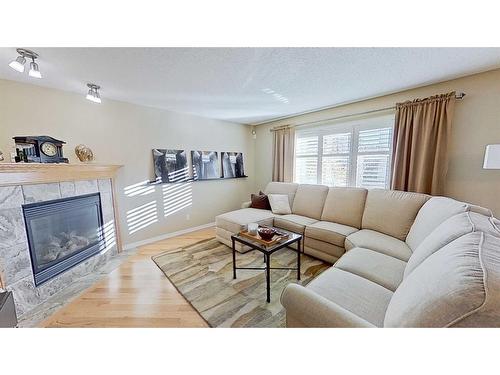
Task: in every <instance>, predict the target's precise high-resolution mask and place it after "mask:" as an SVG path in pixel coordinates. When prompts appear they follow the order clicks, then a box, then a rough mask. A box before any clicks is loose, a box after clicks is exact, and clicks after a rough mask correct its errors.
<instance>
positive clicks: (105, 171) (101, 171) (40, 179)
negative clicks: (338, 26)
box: [0, 163, 122, 186]
mask: <svg viewBox="0 0 500 375" xmlns="http://www.w3.org/2000/svg"><path fill="white" fill-rule="evenodd" d="M121 167H122V166H121V165H102V164H45V163H0V186H9V185H22V184H45V183H50V182H61V181H76V180H86V179H101V178H114V177H115V175H116V173H117V171H118V169H119V168H121Z"/></svg>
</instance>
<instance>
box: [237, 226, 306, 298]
mask: <svg viewBox="0 0 500 375" xmlns="http://www.w3.org/2000/svg"><path fill="white" fill-rule="evenodd" d="M275 229H276V230H277V231H279V232H285V233H287V234H288V235H289V236H288V238H285V239H283V240H281V241H280V242H278V243H276V244H274V245H271V246H266V245H263V244H261V243H259V242H257V241H255V240H252V239H250V238H248V237H244V236H241V235H239V234H233V235H232V236H231V241H232V245H233V246H232V247H233V279H236V270H265V271H266V284H267V302H271V270H297V280H300V252H301V248H302V236H301V235H300V234H297V233H293V232H290V231H286V230H283V229H281V228H275ZM236 242H239V243H241V244H243V245H246V246H249V247H251V248H252V249H253V250H258V251H260V252H261V253H263V254H264V262H265V263H266V266H265V267H236V247H235V244H236ZM294 243H297V249H293V248H290V249H292V250H294V251H296V252H297V268H288V267H271V266H270V263H271V254H273V253H275V252H276V251H278V250H281V249H283V248H284V247H289V246H290V245H292V244H294Z"/></svg>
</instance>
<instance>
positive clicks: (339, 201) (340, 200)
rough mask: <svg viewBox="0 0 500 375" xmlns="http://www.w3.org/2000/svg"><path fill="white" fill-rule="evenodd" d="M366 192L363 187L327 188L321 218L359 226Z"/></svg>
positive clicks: (355, 226)
mask: <svg viewBox="0 0 500 375" xmlns="http://www.w3.org/2000/svg"><path fill="white" fill-rule="evenodd" d="M367 193H368V190H366V189H363V188H337V187H331V188H330V189H328V195H327V196H326V200H325V205H324V207H323V213H322V214H321V220H323V221H333V222H334V223H339V224H343V225H348V226H350V227H354V228H358V229H359V228H361V218H362V217H363V211H364V209H365V201H366V194H367Z"/></svg>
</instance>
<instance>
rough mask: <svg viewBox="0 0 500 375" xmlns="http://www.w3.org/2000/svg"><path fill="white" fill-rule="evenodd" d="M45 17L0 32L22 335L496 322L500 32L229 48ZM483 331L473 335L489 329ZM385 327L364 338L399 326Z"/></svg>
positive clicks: (9, 208) (0, 285)
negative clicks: (15, 32) (469, 38)
mask: <svg viewBox="0 0 500 375" xmlns="http://www.w3.org/2000/svg"><path fill="white" fill-rule="evenodd" d="M182 7H183V9H184V11H186V10H187V8H185V7H186V5H182ZM202 9H204V10H206V11H207V12H209V10H208V9H207V8H206V5H204V6H203V8H202ZM106 11H110V12H112V9H108V7H107V6H106ZM131 11H132V10H131ZM87 12H88V11H87V10H86V11H85V14H87ZM297 12H298V13H294V14H295V17H300V11H298V10H297ZM104 13H105V10H103V14H104ZM99 17H101V16H99ZM154 17H159V16H153V18H154ZM197 17H198V16H197ZM259 17H263V18H261V20H260V22H263V21H264V20H269V19H268V17H270V15H265V16H263V15H259ZM154 19H156V21H157V23H158V21H159V19H158V18H154ZM169 19H170V17H169ZM30 20H32V17H31V16H30ZM296 20H298V18H297V19H296ZM84 21H85V17H83V19H80V21H75V25H81V24H82V22H84ZM192 21H193V20H191V22H192ZM224 21H225V22H229V21H228V20H227V19H224ZM144 22H145V23H146V26H145V27H144V30H141V33H143V32H146V33H147V32H148V31H151V30H152V29H151V27H152V25H151V24H150V21H148V20H147V19H146V18H145V21H144ZM179 22H180V21H179V20H178V21H176V23H175V24H176V25H177V26H178V27H181V26H182V27H183V29H185V25H179ZM204 22H205V21H204ZM233 22H234V20H231V21H230V24H231V25H232V26H234V27H235V29H240V27H236V26H237V25H235V24H234V23H233ZM245 22H249V23H248V24H247V25H249V24H250V23H252V22H251V21H250V20H247V21H245ZM344 22H346V21H343V22H342V23H343V24H344ZM398 22H399V21H398ZM401 22H402V21H401ZM35 24H36V25H39V29H40V30H41V34H40V35H41V39H37V38H35V37H33V34H27V35H26V36H25V37H17V36H15V37H13V39H12V40H9V41H7V42H5V43H3V46H1V47H0V239H1V241H0V327H2V330H1V332H2V336H4V332H5V336H4V337H6V338H7V339H6V340H8V341H9V342H14V341H10V340H11V338H12V340H21V341H22V339H21V336H19V333H17V332H27V333H26V334H27V335H41V337H43V339H44V340H47V342H50V340H58V339H61V338H62V337H64V335H68V334H69V335H71V333H65V332H77V336H75V337H80V336H78V335H88V333H87V334H86V333H80V332H83V331H85V330H82V328H119V329H120V330H109V329H107V330H95V333H90V336H88V337H87V339H86V340H89V339H90V340H95V339H96V338H99V337H102V339H107V338H109V339H110V340H112V341H113V342H115V341H116V343H117V344H116V347H117V348H119V347H120V346H121V345H122V343H120V341H121V340H123V339H124V337H125V336H121V335H128V334H129V333H130V334H131V335H134V336H135V335H137V336H136V337H137V339H138V340H141V339H142V338H144V336H143V335H144V334H145V332H150V334H151V335H152V337H154V340H152V343H151V345H153V342H156V343H159V342H163V340H164V339H165V336H164V335H166V334H167V333H166V332H172V335H173V336H172V338H174V341H175V340H178V341H177V342H179V343H181V342H182V343H183V344H182V346H189V345H191V343H192V342H193V341H196V340H198V338H199V339H200V341H199V343H198V344H197V347H196V352H200V351H203V349H204V348H205V346H202V343H204V345H208V346H210V344H209V342H210V339H209V341H208V343H207V341H206V339H207V337H208V336H207V337H205V338H203V336H204V335H207V334H208V333H202V332H205V331H207V332H214V333H209V334H208V335H214V336H210V337H215V336H217V337H218V339H219V340H221V341H220V342H219V344H220V345H224V343H225V342H226V341H227V340H228V339H230V338H231V339H233V338H234V340H235V342H238V343H240V342H241V341H246V340H245V337H246V335H250V336H252V335H257V336H253V337H254V339H256V340H257V342H258V340H260V339H265V340H270V341H269V342H272V340H276V341H274V342H275V343H276V345H280V346H281V347H280V352H281V353H283V352H282V351H285V352H286V350H287V348H288V350H293V349H292V348H293V346H290V345H291V341H293V340H309V339H311V340H312V339H315V338H316V337H317V335H320V336H321V335H322V333H321V332H323V334H324V333H325V332H328V333H327V335H330V334H331V333H329V332H335V333H333V334H334V335H338V336H337V337H338V338H339V340H340V339H343V338H344V337H345V335H346V332H354V331H352V330H333V331H332V330H329V331H325V329H326V328H445V327H446V328H448V327H456V328H496V327H498V326H500V304H499V301H500V294H499V292H498V290H500V288H499V287H500V271H499V270H500V220H499V219H498V218H499V217H500V202H499V200H498V193H499V188H498V186H499V183H500V171H499V170H500V132H499V131H498V119H499V118H500V109H499V106H498V102H499V101H500V91H499V89H498V88H499V87H500V48H498V47H496V46H495V43H494V42H493V41H490V43H489V44H484V43H483V40H484V39H481V38H479V39H478V43H479V44H480V45H479V46H478V47H472V46H471V44H467V43H465V42H464V43H462V42H461V41H452V40H450V41H447V40H446V39H439V40H437V41H436V43H431V42H430V41H429V39H428V36H427V39H426V37H425V36H422V35H421V34H418V33H416V32H414V33H415V38H416V41H415V42H408V43H406V42H404V41H401V40H399V41H395V40H394V39H392V37H393V36H392V35H391V34H389V35H391V38H389V39H388V40H390V42H386V41H384V39H383V37H382V36H381V39H380V40H379V41H378V42H377V41H376V40H375V39H371V37H370V38H368V37H367V36H366V33H363V32H361V33H360V34H359V35H358V34H353V35H351V36H348V37H347V38H348V39H347V40H346V41H342V40H340V39H339V40H338V41H333V40H331V39H330V38H329V37H328V36H325V39H324V40H322V41H319V40H318V39H316V37H317V35H318V33H320V30H318V27H320V26H318V25H314V27H312V31H311V33H312V34H311V35H310V37H311V41H310V42H307V41H306V40H305V39H304V40H302V39H300V38H301V34H297V31H296V30H295V31H294V34H293V35H294V36H295V37H297V38H298V39H297V40H300V42H297V41H295V42H290V41H288V42H287V41H286V40H287V39H286V38H288V37H289V36H288V35H281V36H280V37H282V38H283V39H282V40H281V41H280V40H279V38H278V36H273V37H272V38H271V39H269V40H268V41H267V42H265V43H261V42H259V40H262V39H257V40H255V39H254V40H253V41H251V40H250V39H247V37H248V34H244V35H241V36H239V37H237V38H236V41H235V40H234V39H233V40H231V39H230V35H227V31H226V30H227V27H229V24H226V28H223V27H222V26H221V25H218V26H217V27H214V29H213V30H211V32H215V34H210V35H211V36H209V34H207V39H206V40H205V39H204V40H205V42H201V41H198V42H196V41H195V40H197V39H196V37H195V36H196V35H198V34H196V32H195V34H191V35H190V34H186V35H187V36H186V37H187V39H186V40H180V39H179V41H176V39H175V38H173V37H172V38H173V39H168V40H167V39H162V37H161V36H160V35H157V34H155V35H154V36H151V34H148V35H147V36H145V35H144V34H140V33H139V34H137V35H143V36H142V38H143V39H141V40H142V41H138V40H136V42H133V41H132V40H135V39H130V38H132V37H131V34H130V33H131V31H130V30H127V27H126V25H125V24H124V21H123V20H116V30H121V29H124V35H122V36H120V37H121V38H124V39H121V41H120V40H119V39H116V38H118V37H117V36H116V33H114V32H112V31H108V32H109V35H108V34H106V33H102V34H101V33H97V34H96V31H95V30H92V32H90V33H89V34H88V35H87V34H85V35H83V34H80V35H78V33H76V31H73V28H68V36H71V37H70V38H69V39H67V40H66V41H65V42H61V43H59V42H58V40H59V41H60V39H58V37H57V35H59V34H58V32H59V31H58V30H57V29H55V28H53V27H44V26H40V23H39V22H34V23H33V25H35ZM56 24H57V22H55V23H54V25H56ZM252 24H253V23H252ZM263 24H265V23H263ZM344 25H345V24H344ZM238 26H241V25H238ZM287 26H290V25H287ZM32 27H33V26H30V27H27V28H26V30H25V31H26V32H28V31H29V30H33V29H32ZM165 27H166V26H165ZM169 27H172V26H169ZM336 27H340V26H339V25H337V26H336ZM485 27H486V26H485ZM90 29H92V27H90ZM209 29H210V28H209ZM287 29H288V27H287ZM170 30H172V29H170ZM196 30H198V32H200V31H201V30H200V29H199V28H197V29H196ZM196 30H195V31H196ZM366 30H367V29H366ZM366 30H365V31H366ZM25 31H23V32H25ZM100 31H102V30H100ZM261 31H263V32H264V30H261ZM74 32H75V33H74ZM245 32H248V30H246V31H245ZM380 32H381V33H382V31H380ZM386 32H389V33H390V30H386ZM73 33H74V34H73ZM207 33H208V29H207ZM377 33H378V32H377ZM377 33H376V34H377ZM408 33H410V32H409V31H408ZM320 34H321V33H320ZM20 35H21V34H20ZM234 35H235V36H236V35H237V33H235V34H234ZM290 35H292V34H290ZM304 35H305V34H304ZM266 36H268V35H267V34H266ZM253 37H256V36H255V35H253ZM100 38H103V39H102V41H100ZM127 38H129V39H127ZM155 38H157V39H155ZM176 38H177V35H176ZM218 38H219V39H218ZM257 38H258V36H257ZM275 38H276V39H275ZM304 38H305V36H304ZM350 38H354V39H350ZM356 38H357V39H356ZM420 38H421V39H420ZM440 38H441V37H440ZM355 39H356V40H355ZM70 40H74V42H73V41H70ZM214 40H220V43H219V42H214ZM247 40H248V42H245V41H247ZM368 40H369V42H363V41H368ZM367 43H370V44H368V45H369V46H368V45H367ZM465 45H467V47H465ZM442 46H448V47H442ZM3 328H5V329H3ZM7 328H19V329H17V330H12V329H7ZM29 328H44V329H43V330H40V329H36V330H33V329H29ZM47 328H63V329H62V330H50V329H47ZM64 328H66V329H64ZM68 328H73V329H71V330H68ZM127 328H139V329H145V328H154V330H146V331H143V330H133V331H132V332H136V333H131V331H130V330H127ZM163 328H232V329H231V330H221V329H218V330H217V329H216V330H167V331H165V330H163ZM235 328H246V330H245V331H241V330H237V329H235ZM253 328H266V329H264V330H258V331H256V330H253ZM292 328H316V329H315V330H312V329H302V330H294V329H292ZM317 328H319V329H317ZM90 331H91V332H92V331H94V330H90ZM358 331H365V332H366V330H358ZM379 331H382V332H397V333H396V334H397V335H402V337H403V338H401V337H398V340H399V339H401V340H403V341H404V340H408V339H409V340H411V336H410V335H411V333H410V334H407V333H404V332H414V331H412V330H397V331H391V330H379ZM445 331H446V332H447V331H448V330H432V331H430V332H432V333H429V335H437V336H436V337H438V338H440V336H439V335H445V336H446V335H449V334H448V333H437V332H445ZM469 331H470V332H472V333H463V335H464V336H463V337H462V336H461V339H463V338H464V337H465V335H471V334H472V335H476V334H478V335H479V333H476V332H477V331H476V330H467V332H469ZM495 331H496V330H488V331H487V332H488V334H489V333H490V332H491V334H494V333H493V332H495ZM30 332H33V333H30ZM54 332H61V333H54ZM183 332H186V333H183ZM215 332H217V333H215ZM238 332H240V333H238ZM242 332H248V333H242ZM257 332H258V333H257ZM337 332H339V333H337ZM356 332H357V331H356ZM422 332H427V331H422ZM459 332H463V331H459ZM23 334H24V333H21V335H23ZM168 334H170V333H168ZM184 334H186V335H187V336H186V337H184V336H183V335H184ZM60 335H62V336H60ZM273 335H276V337H274V338H272V336H273ZM288 335H289V336H288ZM363 335H366V334H364V333H352V336H350V334H347V338H346V340H348V341H347V342H350V343H351V344H350V345H355V344H354V343H353V341H352V340H354V342H357V340H364V339H365V337H366V336H363ZM376 335H381V336H376V337H375V336H374V338H372V339H369V341H367V342H366V343H365V344H363V347H364V348H365V349H366V346H367V345H368V342H372V343H373V342H378V340H379V338H381V337H382V335H387V333H380V334H379V333H377V334H376ZM389 335H391V333H389ZM407 335H408V336H407ZM250 336H248V337H250ZM82 337H83V336H82ZM478 337H479V336H478ZM384 339H387V340H389V342H390V341H391V340H393V338H392V339H391V338H390V337H384ZM470 339H473V340H476V339H478V338H476V336H472V337H470ZM75 340H78V339H76V338H75V339H72V342H73V341H75ZM349 340H351V341H349ZM370 340H375V341H370ZM424 340H425V341H427V340H430V341H432V337H431V336H429V337H428V338H425V339H424ZM97 341H99V340H97ZM452 341H453V340H452ZM2 342H3V341H2ZM16 342H18V343H20V341H16ZM87 342H88V341H87ZM287 342H288V343H287ZM81 344H82V345H84V344H85V340H84V341H82V343H81ZM219 344H218V345H219ZM436 344H437V343H436ZM18 345H19V344H18ZM54 345H57V344H54ZM97 345H101V344H100V343H99V344H97ZM243 345H244V347H245V348H248V349H250V348H252V346H251V345H252V340H250V342H245V343H244V344H243ZM375 345H376V344H375ZM433 345H434V344H433ZM450 345H453V344H451V343H450ZM9 346H12V345H9ZM147 347H149V348H150V346H149V345H148V346H147ZM450 347H451V346H450ZM145 349H146V347H145V348H143V349H141V350H145ZM61 350H63V349H61ZM64 350H66V349H64ZM68 350H69V349H68ZM103 350H104V349H103ZM151 350H153V351H154V352H155V353H157V355H162V354H161V352H157V351H156V350H157V349H151ZM169 350H171V353H172V354H173V353H174V352H175V350H176V348H175V345H174V343H170V344H169ZM210 350H216V345H214V348H211V349H210ZM231 350H234V349H233V348H232V349H231ZM277 353H278V352H277ZM323 353H324V352H323ZM143 355H145V356H149V355H150V354H144V353H143ZM205 355H206V353H205ZM69 357H72V355H69ZM72 358H75V357H72ZM179 358H180V357H179ZM189 358H190V357H189V356H188V357H185V360H187V361H189V360H190V359H189ZM235 358H236V357H235ZM207 360H209V359H207ZM151 366H152V367H149V368H148V369H149V370H150V371H154V370H155V367H154V366H153V365H151ZM0 368H1V367H0ZM278 369H279V368H278ZM281 370H282V369H281ZM306 370H307V369H306V368H302V371H306Z"/></svg>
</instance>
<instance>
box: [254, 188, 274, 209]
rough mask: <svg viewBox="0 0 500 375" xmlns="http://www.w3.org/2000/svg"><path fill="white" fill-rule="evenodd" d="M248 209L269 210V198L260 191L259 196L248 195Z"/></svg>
mask: <svg viewBox="0 0 500 375" xmlns="http://www.w3.org/2000/svg"><path fill="white" fill-rule="evenodd" d="M250 200H251V204H250V208H259V209H261V210H270V209H271V205H270V204H269V198H268V197H267V195H266V194H264V193H263V192H262V191H259V194H252V195H250Z"/></svg>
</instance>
